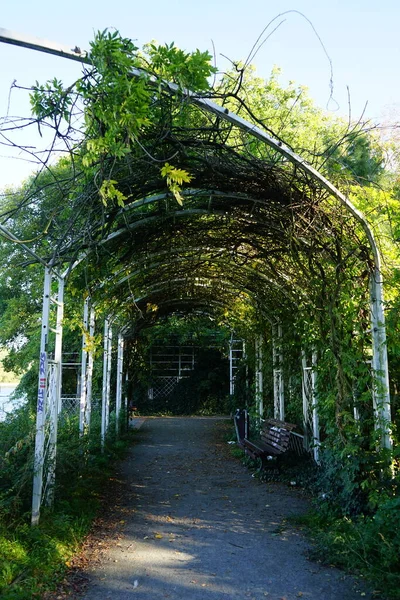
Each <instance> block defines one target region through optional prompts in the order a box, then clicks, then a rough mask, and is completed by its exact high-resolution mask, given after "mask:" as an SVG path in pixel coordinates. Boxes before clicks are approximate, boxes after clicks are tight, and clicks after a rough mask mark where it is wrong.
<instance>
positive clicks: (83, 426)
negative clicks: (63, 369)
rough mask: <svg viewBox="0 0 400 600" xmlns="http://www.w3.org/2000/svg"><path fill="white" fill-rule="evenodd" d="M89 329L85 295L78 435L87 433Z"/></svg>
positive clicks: (87, 304) (87, 300) (87, 299)
mask: <svg viewBox="0 0 400 600" xmlns="http://www.w3.org/2000/svg"><path fill="white" fill-rule="evenodd" d="M88 330H89V297H88V296H86V298H85V301H84V304H83V334H82V354H81V357H82V358H81V386H80V388H81V398H80V403H79V435H80V436H83V435H85V433H87V423H86V413H87V407H86V399H87V373H86V368H87V359H88V352H87V348H86V346H87V334H88Z"/></svg>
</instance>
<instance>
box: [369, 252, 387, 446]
mask: <svg viewBox="0 0 400 600" xmlns="http://www.w3.org/2000/svg"><path fill="white" fill-rule="evenodd" d="M379 267H380V265H379V263H378V264H377V266H376V267H375V270H374V272H373V273H372V275H371V278H370V297H371V331H372V369H373V377H374V393H373V398H374V402H375V404H376V406H375V407H374V408H375V416H376V422H377V428H378V429H379V430H380V431H381V446H382V448H388V449H391V447H392V438H391V430H390V423H391V414H390V395H389V369H388V358H387V343H386V329H385V314H384V310H383V308H384V307H383V290H382V275H381V273H380V268H379Z"/></svg>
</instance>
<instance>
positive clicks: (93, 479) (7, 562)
mask: <svg viewBox="0 0 400 600" xmlns="http://www.w3.org/2000/svg"><path fill="white" fill-rule="evenodd" d="M14 426H15V425H14ZM9 427H12V425H11V424H10V425H9ZM111 430H112V424H111V426H110V431H111ZM134 435H135V432H129V433H127V434H125V435H124V436H123V437H122V438H120V439H118V440H116V439H109V440H107V442H106V445H105V448H104V452H101V448H100V444H99V441H100V432H99V430H98V427H97V424H96V423H93V427H92V434H91V436H90V437H89V438H86V439H85V440H82V439H81V438H79V434H78V427H77V423H76V421H75V420H72V421H69V422H65V423H64V424H63V426H62V427H61V428H60V431H59V444H58V454H57V471H56V489H55V504H54V509H52V510H50V509H46V508H43V509H42V512H41V519H40V525H38V526H37V527H31V525H30V512H29V507H30V498H31V492H32V477H31V476H30V477H24V478H21V477H20V479H18V474H19V473H20V470H21V469H22V470H23V472H24V473H25V471H26V470H25V469H24V468H23V467H22V465H20V463H19V460H17V459H18V457H19V454H18V453H17V454H15V455H12V456H11V458H12V460H11V462H10V461H8V462H6V463H5V467H6V471H7V476H8V481H11V480H12V476H13V473H14V475H15V477H16V478H17V480H18V481H20V484H19V485H18V486H14V488H12V489H5V488H3V492H2V494H0V598H1V599H2V600H27V598H41V597H42V595H43V594H44V592H45V591H49V590H53V589H55V588H56V586H57V584H58V583H59V582H60V581H61V580H62V579H63V577H64V576H65V573H66V572H67V570H68V565H69V560H70V559H71V557H72V556H73V555H74V554H75V553H76V552H77V550H78V549H79V547H80V545H81V543H82V541H83V539H84V537H85V536H86V534H87V533H88V531H89V529H90V527H91V525H92V522H93V519H94V517H95V516H96V514H98V510H99V507H100V505H101V501H102V497H104V493H105V491H106V490H107V485H108V484H109V480H110V478H111V476H112V475H113V472H114V468H115V463H116V461H118V460H120V459H121V458H123V457H124V456H125V455H126V452H127V449H128V447H129V446H130V445H131V443H132V440H133V436H134ZM32 450H33V449H32V445H30V446H29V447H28V448H25V447H24V448H23V451H24V454H23V459H24V460H26V459H28V462H29V456H30V454H31V452H32ZM16 497H18V498H19V500H18V502H16V500H15V498H16Z"/></svg>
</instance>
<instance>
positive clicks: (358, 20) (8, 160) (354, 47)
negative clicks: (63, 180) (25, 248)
mask: <svg viewBox="0 0 400 600" xmlns="http://www.w3.org/2000/svg"><path fill="white" fill-rule="evenodd" d="M286 11H293V12H290V13H287V14H283V13H286ZM295 11H298V12H295ZM299 13H302V14H303V15H304V16H302V15H300V14H299ZM279 14H281V16H280V17H278V15H279ZM275 17H278V18H277V19H276V20H275V21H274V22H273V23H272V25H270V27H269V28H268V29H267V36H268V34H270V35H269V37H268V39H266V41H265V43H264V44H263V45H262V47H261V49H260V50H259V52H258V54H257V55H256V56H255V57H254V60H253V63H254V65H255V66H256V69H257V73H258V75H260V76H262V77H268V75H269V73H270V72H271V69H272V67H273V66H274V65H278V66H279V67H281V68H282V70H283V73H282V77H281V82H282V84H283V85H285V84H287V83H288V81H289V80H294V81H295V82H296V83H298V84H301V85H305V86H307V87H308V88H309V93H310V95H311V96H312V98H313V99H314V100H315V102H316V104H317V105H319V106H321V107H322V108H324V109H326V110H328V111H332V112H333V113H334V114H339V115H342V116H344V117H346V118H347V117H348V114H349V94H350V106H351V117H352V118H353V119H356V118H358V117H359V116H360V115H361V114H362V112H363V110H364V108H365V106H366V108H365V116H366V117H367V118H369V119H372V120H374V121H377V122H383V121H385V120H387V119H388V118H389V119H396V118H397V119H398V120H400V78H399V65H400V35H399V33H398V32H399V30H400V2H399V0H381V1H380V2H377V0H363V1H361V0H336V1H335V2H327V1H326V0H318V1H317V0H292V1H289V0H280V2H279V1H278V2H277V1H276V0H275V1H274V2H272V1H270V0H247V2H243V1H241V2H239V1H238V0H201V2H200V1H199V0H186V1H185V0H168V1H166V0H151V1H147V2H144V1H143V0H141V1H140V2H138V1H137V0H115V1H114V2H110V1H109V0H107V1H104V0H80V1H78V0H69V2H68V3H65V2H63V3H61V2H59V3H57V2H54V0H39V2H32V0H14V2H12V3H11V2H7V3H3V5H2V10H1V16H0V27H2V28H4V29H9V30H11V31H15V32H18V33H22V34H26V35H30V36H36V37H39V38H44V39H47V40H52V41H56V42H59V43H60V44H63V45H67V46H68V47H70V48H74V47H75V46H79V47H80V48H82V49H86V48H88V46H89V41H90V40H91V39H92V38H93V36H94V33H95V32H96V31H98V30H103V29H105V28H115V29H117V30H119V32H120V33H121V34H122V35H123V36H125V37H130V38H131V39H133V40H135V41H136V44H137V45H138V46H141V45H143V44H144V43H146V42H148V41H150V40H153V39H155V40H157V41H158V42H160V43H163V42H171V41H174V42H175V44H176V45H177V46H179V47H181V48H183V49H185V50H188V51H190V50H195V49H196V48H199V49H200V50H206V49H208V50H209V51H210V52H212V53H214V51H215V56H216V62H217V66H218V67H219V68H220V69H221V70H224V69H227V68H228V66H229V62H228V60H227V59H226V58H224V57H228V59H230V60H234V61H237V60H242V59H246V58H247V56H248V54H249V52H250V51H251V49H252V47H253V44H254V43H255V42H256V40H257V38H258V36H259V35H260V33H261V32H262V31H263V29H264V28H265V27H267V26H268V24H269V23H270V22H271V21H272V20H273V19H275ZM276 26H278V28H277V29H276V30H275V31H273V30H274V28H275V27H276ZM264 37H265V36H264ZM328 57H329V58H328ZM330 61H331V64H332V69H333V85H334V88H333V99H331V98H330V92H331V87H330V80H331V66H330ZM0 65H1V66H0V118H1V117H4V116H5V115H6V114H8V115H15V116H29V101H28V99H27V94H26V93H24V92H20V91H17V90H13V91H12V93H11V95H10V86H11V85H12V83H13V82H14V81H16V82H17V84H18V85H20V86H26V87H30V86H31V85H32V84H34V83H35V81H36V80H38V81H39V82H40V83H43V82H45V81H46V80H47V79H52V78H53V77H57V78H58V79H61V80H62V81H63V82H64V83H66V84H69V83H71V82H72V81H74V80H75V79H76V78H77V77H79V74H80V66H79V64H77V63H74V62H72V61H69V60H66V59H62V58H57V57H52V56H48V55H45V54H42V53H39V52H34V51H32V50H26V49H22V48H17V47H13V46H10V45H8V44H2V43H0ZM348 90H349V92H348ZM0 128H1V121H0ZM24 136H26V134H23V136H20V138H16V141H18V142H19V143H23V144H25V145H28V146H29V145H31V146H35V145H36V144H37V143H38V141H39V138H38V136H34V135H33V134H32V135H31V136H29V138H28V139H27V138H26V137H24ZM28 158H29V157H28V156H27V155H26V154H23V155H21V153H19V152H15V151H12V150H11V149H10V148H7V147H6V146H4V145H0V188H2V187H4V186H6V185H18V183H20V182H21V181H22V180H23V179H24V178H26V177H27V176H28V175H29V173H30V172H32V170H33V169H34V165H33V164H32V163H31V162H29V160H27V159H28Z"/></svg>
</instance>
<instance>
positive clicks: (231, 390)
mask: <svg viewBox="0 0 400 600" xmlns="http://www.w3.org/2000/svg"><path fill="white" fill-rule="evenodd" d="M234 393H235V382H234V379H233V333H232V335H231V339H230V340H229V394H230V396H233V395H234Z"/></svg>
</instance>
